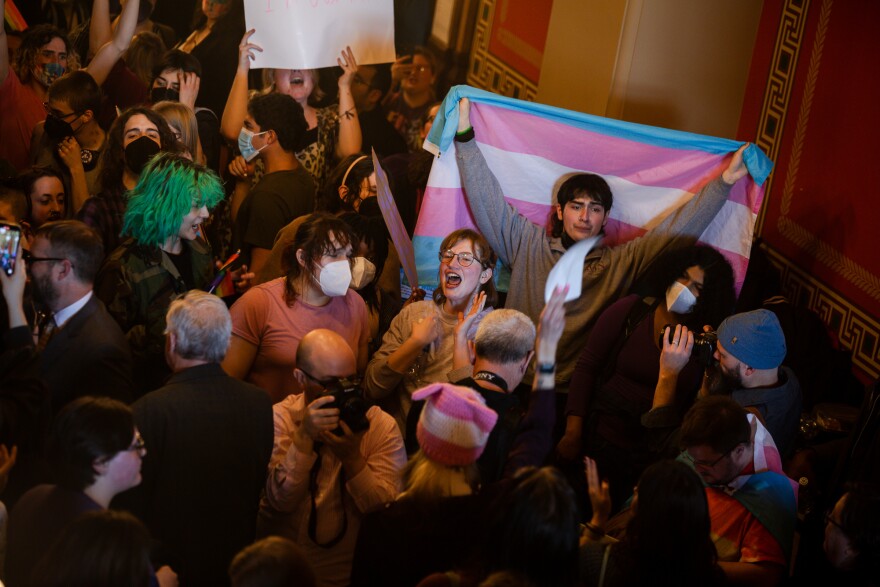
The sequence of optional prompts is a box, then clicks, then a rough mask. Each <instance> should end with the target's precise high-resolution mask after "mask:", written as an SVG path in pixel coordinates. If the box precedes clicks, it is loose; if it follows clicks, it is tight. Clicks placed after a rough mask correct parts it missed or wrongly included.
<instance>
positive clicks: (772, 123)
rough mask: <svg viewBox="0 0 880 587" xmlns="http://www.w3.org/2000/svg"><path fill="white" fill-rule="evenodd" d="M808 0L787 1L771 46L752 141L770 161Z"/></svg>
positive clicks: (760, 224) (777, 140)
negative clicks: (770, 61)
mask: <svg viewBox="0 0 880 587" xmlns="http://www.w3.org/2000/svg"><path fill="white" fill-rule="evenodd" d="M809 8H810V0H788V2H786V3H785V6H784V7H783V9H782V17H781V20H780V23H779V32H778V34H777V37H776V46H775V47H774V48H773V61H772V63H771V66H770V74H769V77H768V79H767V87H766V90H765V92H764V103H763V105H762V107H761V118H760V120H759V122H758V132H757V137H756V139H755V143H756V144H757V145H758V146H759V147H761V148H762V149H763V150H764V152H765V153H766V154H767V156H768V157H769V158H770V160H771V161H776V158H777V156H778V154H779V146H780V143H781V140H780V139H781V138H782V134H783V133H782V131H783V127H784V126H785V118H786V115H787V113H788V105H789V102H790V101H791V92H792V87H793V86H794V72H795V70H796V69H797V63H798V57H799V55H800V50H801V44H802V42H803V36H804V28H805V27H806V22H807V13H808V12H809ZM773 176H774V174H773V173H772V172H771V173H770V177H768V178H767V185H766V186H765V190H766V192H765V193H767V194H769V193H771V192H770V187H771V186H772V184H773ZM766 209H767V206H762V208H761V213H760V214H759V215H758V221H757V225H756V227H755V231H756V233H757V234H760V233H761V228H762V227H763V226H764V215H765V213H766Z"/></svg>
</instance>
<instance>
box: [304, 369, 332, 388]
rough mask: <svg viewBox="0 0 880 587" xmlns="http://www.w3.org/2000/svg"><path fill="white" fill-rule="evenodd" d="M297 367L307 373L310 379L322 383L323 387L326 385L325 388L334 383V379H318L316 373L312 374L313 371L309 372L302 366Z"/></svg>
mask: <svg viewBox="0 0 880 587" xmlns="http://www.w3.org/2000/svg"><path fill="white" fill-rule="evenodd" d="M297 369H299V370H300V371H302V372H303V374H305V376H306V377H308V378H309V379H311V380H312V381H314V382H315V383H317V384H318V385H320V386H321V387H325V388H326V387H327V386H328V385H330V384H331V383H333V379H327V380H325V381H321V380H320V379H318V378H317V377H315V376H314V375H312V374H311V373H309V372H308V371H306V370H305V369H303V368H302V367H297Z"/></svg>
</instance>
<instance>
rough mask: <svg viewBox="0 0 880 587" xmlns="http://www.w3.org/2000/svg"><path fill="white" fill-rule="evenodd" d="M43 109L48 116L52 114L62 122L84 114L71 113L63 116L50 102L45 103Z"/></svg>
mask: <svg viewBox="0 0 880 587" xmlns="http://www.w3.org/2000/svg"><path fill="white" fill-rule="evenodd" d="M43 109H44V110H45V111H46V114H51V115H52V116H54V117H55V118H60V119H61V120H64V119H65V118H70V117H71V116H79V115H80V114H82V112H69V113H67V114H61V113H60V112H58V111H57V110H55V109H53V108H52V107H51V106H49V103H48V102H43Z"/></svg>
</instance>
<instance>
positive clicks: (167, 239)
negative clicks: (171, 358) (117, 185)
mask: <svg viewBox="0 0 880 587" xmlns="http://www.w3.org/2000/svg"><path fill="white" fill-rule="evenodd" d="M127 196H128V207H127V209H126V211H125V218H124V220H123V227H122V236H123V238H125V240H124V241H123V242H122V244H121V245H120V246H119V247H118V248H117V249H116V250H115V251H113V253H111V254H110V256H109V257H108V258H107V260H106V261H105V262H104V266H103V267H102V268H101V270H100V272H99V273H98V277H97V280H96V282H95V294H96V295H97V296H98V298H99V299H101V301H103V302H104V304H105V305H106V306H107V309H108V310H109V312H110V314H111V315H112V316H113V317H114V318H115V319H116V321H117V322H119V325H120V326H121V327H122V330H123V332H125V333H126V337H127V338H128V342H129V344H130V346H131V351H132V357H133V359H134V381H135V394H136V395H137V396H140V395H143V394H144V393H146V392H147V391H150V390H152V389H156V388H158V387H160V386H161V385H162V384H163V382H164V379H165V378H166V377H167V375H168V374H169V370H168V367H167V365H166V364H165V355H164V351H165V336H164V333H165V313H166V311H167V310H168V306H169V305H170V304H171V302H172V301H173V300H174V299H176V298H178V297H179V296H181V295H183V294H184V293H186V292H187V291H189V290H191V289H205V288H206V286H207V285H208V284H209V283H210V282H211V279H212V277H213V274H214V268H213V262H212V255H211V249H210V246H209V245H208V243H207V241H206V240H205V239H204V237H203V235H202V233H201V228H200V227H201V224H202V222H203V221H204V220H206V219H207V218H208V211H209V210H210V209H211V208H213V207H214V206H216V205H217V204H218V203H219V202H220V200H221V199H223V196H224V191H223V186H222V184H221V183H220V179H219V178H218V177H217V176H216V175H215V174H214V172H212V171H210V170H208V169H207V168H205V167H203V166H201V165H198V164H196V163H193V162H191V161H189V160H187V159H184V158H183V157H180V156H177V155H174V154H171V153H161V154H159V155H157V156H156V157H155V158H153V160H152V161H150V163H148V164H147V166H146V167H145V168H144V171H143V172H142V173H141V175H140V178H139V179H138V182H137V185H136V186H135V187H134V189H133V190H131V191H129V192H128V194H127Z"/></svg>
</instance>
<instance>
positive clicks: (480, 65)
mask: <svg viewBox="0 0 880 587" xmlns="http://www.w3.org/2000/svg"><path fill="white" fill-rule="evenodd" d="M495 2H496V0H481V1H480V5H479V7H478V8H477V24H476V26H475V27H474V44H473V47H472V50H471V59H470V63H469V67H468V74H467V83H468V84H470V85H472V86H474V87H476V88H482V89H484V90H489V91H490V92H495V93H497V94H501V95H503V96H509V97H511V98H517V99H520V100H529V101H534V100H535V98H536V97H537V95H538V86H537V85H536V84H534V83H532V82H531V81H529V80H528V79H526V78H525V77H523V76H522V75H521V74H520V73H519V72H517V71H516V70H514V69H512V68H510V67H509V66H508V65H507V64H505V63H503V62H502V61H500V60H499V59H498V58H496V57H495V56H494V55H492V54H491V53H489V39H490V37H491V33H492V20H493V17H494V14H495Z"/></svg>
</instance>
